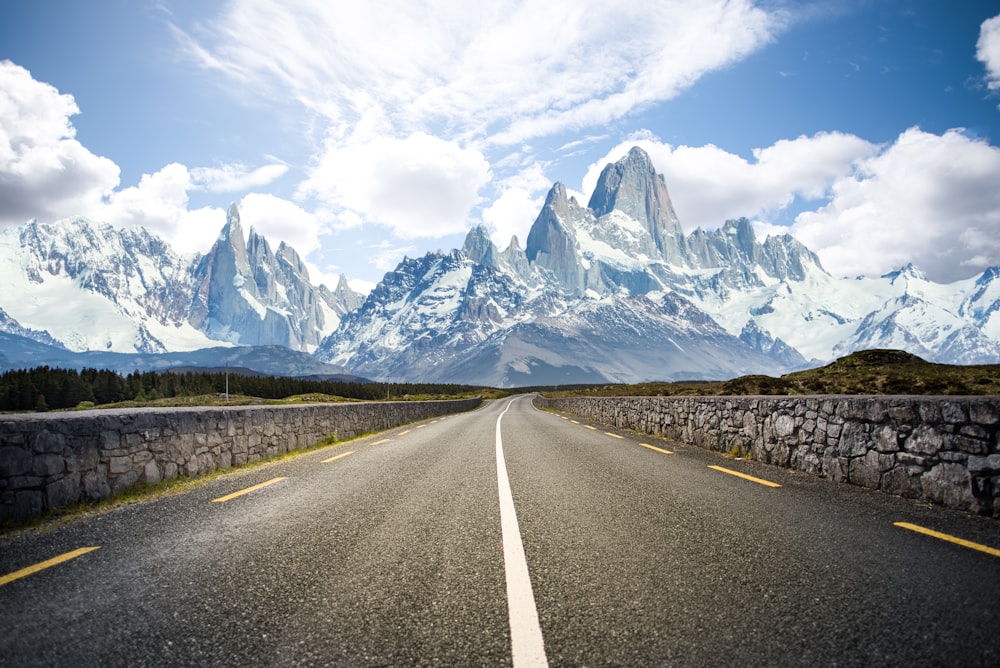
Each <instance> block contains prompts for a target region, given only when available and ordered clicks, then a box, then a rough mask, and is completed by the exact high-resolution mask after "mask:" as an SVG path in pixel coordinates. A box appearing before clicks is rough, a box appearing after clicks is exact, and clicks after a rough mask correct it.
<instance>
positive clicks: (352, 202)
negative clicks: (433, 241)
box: [299, 132, 490, 239]
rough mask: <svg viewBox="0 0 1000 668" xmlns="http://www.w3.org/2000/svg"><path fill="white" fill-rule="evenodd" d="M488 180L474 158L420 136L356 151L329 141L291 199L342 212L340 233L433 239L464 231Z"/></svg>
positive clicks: (478, 156)
mask: <svg viewBox="0 0 1000 668" xmlns="http://www.w3.org/2000/svg"><path fill="white" fill-rule="evenodd" d="M489 178H490V168H489V163H487V162H486V159H485V158H484V157H483V154H482V153H480V152H479V151H477V150H476V149H472V148H462V147H460V146H458V145H457V144H455V143H453V142H448V141H445V140H443V139H438V138H436V137H432V136H430V135H427V134H424V133H421V132H418V133H414V134H412V135H410V136H409V137H407V138H405V139H392V138H389V137H377V138H375V139H373V140H371V141H370V142H367V143H363V144H358V143H347V144H343V143H339V142H337V141H335V140H333V139H331V140H330V141H329V142H328V144H327V148H326V151H325V153H324V154H323V156H322V157H321V158H320V160H319V162H318V164H317V165H316V166H315V168H314V169H313V171H312V174H311V175H310V177H309V179H307V180H306V181H305V182H304V183H302V184H301V185H300V187H299V194H300V195H302V196H313V197H316V198H318V199H319V200H321V201H322V202H324V203H326V204H328V205H331V206H332V207H334V208H335V209H343V210H347V211H348V212H349V213H347V214H346V215H345V214H341V215H340V216H339V217H340V220H341V223H342V226H343V225H344V223H345V222H346V223H347V225H357V224H360V223H362V222H363V221H367V222H373V223H378V224H381V225H385V226H387V227H389V228H390V229H391V230H392V231H393V233H394V234H395V235H396V236H398V237H400V238H403V239H415V238H419V237H441V236H445V235H448V234H453V233H456V232H462V231H463V230H465V229H466V227H467V221H468V215H469V211H470V210H471V209H472V207H473V206H475V205H476V204H478V202H479V195H478V192H479V189H480V188H481V187H482V186H483V184H485V183H486V182H487V181H488V180H489Z"/></svg>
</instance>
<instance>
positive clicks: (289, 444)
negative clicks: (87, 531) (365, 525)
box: [0, 398, 482, 523]
mask: <svg viewBox="0 0 1000 668" xmlns="http://www.w3.org/2000/svg"><path fill="white" fill-rule="evenodd" d="M481 402H482V400H481V399H479V398H476V399H467V400H457V401H392V402H358V403H354V402H352V403H340V404H310V405H305V406H247V407H236V408H208V407H203V408H187V409H185V408H140V409H133V410H91V411H80V412H68V413H32V414H20V415H2V416H0V523H2V522H5V521H8V520H14V521H22V520H25V519H29V518H31V517H33V516H35V515H38V514H41V513H44V512H46V511H49V510H54V509H56V508H61V507H65V506H71V505H75V504H77V503H80V502H83V501H97V500H100V499H105V498H108V497H109V496H111V495H113V494H116V493H118V492H120V491H122V490H124V489H125V488H127V487H130V486H131V485H134V484H136V483H139V482H145V483H157V482H160V481H161V480H163V479H166V478H175V477H177V476H196V475H199V474H202V473H208V472H210V471H214V470H215V469H219V468H226V467H230V466H240V465H242V464H246V463H248V462H254V461H257V460H260V459H263V458H266V457H271V456H273V455H280V454H283V453H286V452H289V451H291V450H297V449H300V448H306V447H310V446H313V445H316V444H317V443H319V442H320V441H322V440H324V439H327V438H329V437H331V436H333V437H335V438H337V439H341V440H342V439H347V438H353V437H355V436H359V435H361V434H366V433H370V432H374V431H381V430H384V429H391V428H393V427H395V426H397V425H400V424H404V423H406V422H412V421H414V420H420V419H423V418H428V417H433V416H437V415H445V414H448V413H457V412H461V411H467V410H471V409H473V408H475V407H476V406H478V405H479V404H480V403H481Z"/></svg>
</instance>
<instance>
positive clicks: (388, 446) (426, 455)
mask: <svg viewBox="0 0 1000 668" xmlns="http://www.w3.org/2000/svg"><path fill="white" fill-rule="evenodd" d="M507 403H508V400H503V401H496V402H492V403H489V404H487V405H485V406H484V407H482V408H480V409H478V410H476V411H473V412H470V413H466V414H462V415H454V416H450V417H448V418H445V419H440V420H426V421H423V422H419V423H415V424H412V425H407V426H405V427H400V428H398V429H394V430H391V431H388V432H383V433H381V434H376V435H372V436H368V437H365V438H363V439H358V440H355V441H351V442H348V443H344V444H340V445H337V446H334V447H330V448H326V449H323V450H318V451H314V452H311V453H308V454H305V455H302V456H300V457H298V458H295V459H292V460H287V461H284V462H279V463H275V464H270V465H266V466H262V467H259V468H255V469H251V470H242V471H236V472H233V473H232V474H230V475H226V476H224V477H221V478H219V479H216V480H213V481H211V482H209V483H207V484H205V485H203V486H200V487H197V488H196V489H194V490H192V491H190V492H187V493H185V494H183V495H178V496H174V497H169V498H164V499H161V500H158V501H152V502H148V503H141V504H134V505H129V506H125V507H122V508H119V509H116V510H114V511H111V512H108V513H105V514H102V515H98V516H91V517H84V518H81V519H80V520H77V521H75V522H72V523H70V524H69V525H67V526H62V527H59V528H52V529H42V530H34V531H31V532H26V533H19V534H14V535H8V536H6V537H2V538H0V577H3V576H4V575H5V574H8V573H12V572H16V571H18V570H19V569H22V568H26V567H28V566H31V565H33V564H36V563H39V562H42V561H45V560H47V559H50V558H52V557H55V556H58V555H60V554H64V553H67V552H69V551H71V550H75V549H78V548H81V547H87V546H99V547H100V549H98V550H95V551H92V552H89V553H87V554H84V555H82V556H79V557H77V558H74V559H71V560H69V561H66V562H64V563H61V564H59V565H56V566H52V567H51V568H47V569H44V570H42V571H39V572H37V573H34V574H32V575H28V576H26V577H22V578H19V579H17V580H14V581H12V582H9V583H7V584H4V585H2V586H0V666H70V665H72V666H167V665H169V666H330V665H333V666H338V665H342V666H409V665H440V666H478V665H484V666H486V665H488V666H496V665H510V664H511V650H510V647H511V637H510V627H509V620H508V613H507V600H506V589H505V574H504V550H503V547H504V546H503V544H502V538H501V527H500V515H499V508H498V505H499V496H498V491H497V471H496V458H495V428H496V422H497V418H498V416H499V415H500V413H501V411H502V410H503V409H504V408H505V407H506V406H507ZM594 427H596V429H595V428H594ZM606 432H610V433H614V434H617V435H618V436H622V437H624V438H615V437H614V436H611V435H609V433H606ZM502 433H503V449H504V454H505V458H506V464H507V469H508V474H509V477H510V485H511V490H512V493H513V498H514V504H515V507H516V511H517V518H518V521H519V525H520V531H521V536H522V542H523V546H524V551H525V554H526V556H527V563H528V568H529V571H530V579H531V586H532V589H533V591H534V598H535V602H536V605H537V610H538V618H539V621H540V625H541V630H542V634H543V637H544V644H545V653H546V656H547V660H548V663H549V665H552V666H585V665H587V666H605V665H624V666H638V665H642V666H650V665H673V666H705V665H713V666H720V665H776V666H782V665H788V666H801V665H823V666H827V665H829V666H879V665H885V666H903V665H906V666H910V665H966V666H996V665H1000V633H998V632H997V629H1000V558H998V557H996V556H992V555H990V554H986V553H983V552H979V551H976V550H972V549H969V548H967V547H963V546H959V545H955V544H952V543H949V542H945V541H941V540H938V539H936V538H931V537H928V536H925V535H921V534H917V533H914V532H911V531H908V530H906V529H903V528H900V527H898V526H895V524H894V523H895V522H911V523H913V524H917V525H920V526H924V527H927V528H930V529H934V530H937V531H940V532H944V533H947V534H950V535H954V536H958V537H960V538H963V539H965V540H968V541H973V542H976V543H980V544H984V545H987V546H991V547H994V548H1000V522H997V521H995V520H988V519H984V518H979V517H974V516H970V515H966V514H963V513H956V512H951V511H947V510H943V509H940V508H931V507H926V506H921V505H918V504H914V503H912V502H908V501H905V500H901V499H896V498H892V497H888V496H885V495H882V494H877V493H872V492H866V491H863V490H859V489H857V488H852V487H849V486H846V485H839V484H835V483H832V482H829V481H825V480H819V479H816V478H813V477H811V476H807V475H804V474H798V473H794V472H790V471H786V470H782V469H778V468H774V467H769V466H765V465H761V464H757V463H754V462H745V461H737V460H731V459H726V458H725V457H722V456H721V455H718V454H716V453H711V452H707V451H704V450H701V449H698V448H694V447H688V446H683V445H680V444H677V443H672V442H666V441H660V440H653V439H650V438H648V437H641V436H637V435H634V434H629V433H627V432H619V431H616V430H613V429H608V428H607V427H604V426H601V425H593V424H591V425H589V428H588V423H586V422H585V421H583V420H580V419H578V418H573V417H572V416H567V415H559V414H555V413H551V412H543V411H539V410H536V409H535V408H533V407H532V405H531V402H530V398H527V397H523V398H517V399H515V400H514V401H513V404H512V405H511V407H510V410H509V411H508V413H507V414H506V415H505V416H504V418H503V422H502ZM640 443H646V444H650V445H654V446H656V447H658V448H661V449H667V450H671V451H672V452H673V453H674V454H669V455H668V454H664V453H662V452H659V451H656V450H652V449H650V448H646V447H643V446H642V445H640ZM348 452H350V453H351V454H345V453H348ZM337 455H344V456H342V457H339V458H338V459H336V460H334V461H329V462H324V460H327V459H329V458H331V457H334V456H337ZM710 465H715V466H722V467H725V468H727V469H730V470H733V471H737V472H742V473H744V474H748V475H751V476H755V477H757V478H760V479H765V480H769V481H772V482H774V483H778V484H780V485H781V487H778V488H772V487H766V486H763V485H760V484H758V483H756V482H753V481H751V480H747V479H744V478H738V477H735V476H732V475H727V474H726V473H724V472H720V471H717V470H713V469H710V468H708V467H709V466H710ZM278 477H283V478H284V479H283V480H280V481H278V482H275V483H273V484H270V485H268V486H266V487H263V488H260V489H257V490H255V491H253V492H250V493H247V494H244V495H242V496H239V497H236V498H233V499H232V500H229V501H226V502H221V503H217V502H213V501H212V500H213V499H217V498H219V497H222V496H225V495H227V494H230V493H233V492H236V491H240V490H242V489H246V488H248V487H250V486H252V485H256V484H259V483H262V482H266V481H270V480H273V479H275V478H278Z"/></svg>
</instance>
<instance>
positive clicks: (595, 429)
mask: <svg viewBox="0 0 1000 668" xmlns="http://www.w3.org/2000/svg"><path fill="white" fill-rule="evenodd" d="M583 426H584V427H586V428H587V429H589V430H591V431H597V427H591V426H590V425H589V424H585V425H583Z"/></svg>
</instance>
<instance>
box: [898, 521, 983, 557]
mask: <svg viewBox="0 0 1000 668" xmlns="http://www.w3.org/2000/svg"><path fill="white" fill-rule="evenodd" d="M893 525H894V526H897V527H900V528H902V529H909V530H910V531H916V532H917V533H922V534H924V535H925V536H931V537H933V538H938V539H940V540H946V541H948V542H949V543H954V544H955V545H961V546H962V547H967V548H969V549H970V550H978V551H979V552H985V553H986V554H989V555H992V556H994V557H1000V550H998V549H996V548H993V547H989V546H987V545H982V544H980V543H973V542H972V541H971V540H965V539H964V538H957V537H955V536H949V535H948V534H946V533H941V532H940V531H934V530H933V529H926V528H924V527H922V526H920V525H919V524H910V523H909V522H893Z"/></svg>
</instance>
